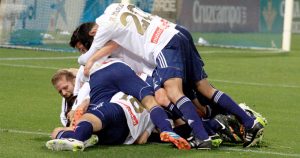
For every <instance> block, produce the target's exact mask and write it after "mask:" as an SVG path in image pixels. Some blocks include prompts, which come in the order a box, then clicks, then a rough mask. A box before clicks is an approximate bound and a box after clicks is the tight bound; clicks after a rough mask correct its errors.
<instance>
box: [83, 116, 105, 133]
mask: <svg viewBox="0 0 300 158" xmlns="http://www.w3.org/2000/svg"><path fill="white" fill-rule="evenodd" d="M83 121H87V122H89V123H91V124H92V126H93V132H98V131H100V130H101V129H102V121H101V120H100V118H98V117H97V116H95V115H94V114H91V113H85V114H84V115H82V117H81V118H80V120H79V121H78V124H79V123H80V122H83Z"/></svg>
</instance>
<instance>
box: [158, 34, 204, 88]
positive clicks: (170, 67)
mask: <svg viewBox="0 0 300 158" xmlns="http://www.w3.org/2000/svg"><path fill="white" fill-rule="evenodd" d="M156 63H157V68H156V70H155V71H156V73H157V74H158V75H157V76H152V77H153V78H154V79H155V81H156V82H160V84H161V85H162V86H163V83H164V82H165V81H166V80H168V79H170V78H182V79H183V83H184V85H185V86H191V87H194V84H195V83H196V82H197V81H200V80H202V79H204V78H207V74H206V73H205V71H204V69H203V66H204V63H203V61H202V59H201V57H200V55H199V53H198V52H197V50H196V49H195V45H194V44H193V43H192V42H191V41H190V40H189V38H187V37H186V36H185V35H184V34H182V33H180V32H179V33H178V34H176V35H174V37H173V38H172V39H171V40H170V42H169V43H168V44H167V45H166V46H165V48H164V49H162V51H161V53H159V54H158V56H157V58H156ZM186 84H187V85H186Z"/></svg>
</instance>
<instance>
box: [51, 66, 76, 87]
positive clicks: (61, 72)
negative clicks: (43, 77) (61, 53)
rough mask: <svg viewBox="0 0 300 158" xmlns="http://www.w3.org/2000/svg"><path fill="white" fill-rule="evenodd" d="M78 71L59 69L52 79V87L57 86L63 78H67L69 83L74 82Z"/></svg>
mask: <svg viewBox="0 0 300 158" xmlns="http://www.w3.org/2000/svg"><path fill="white" fill-rule="evenodd" d="M77 71H78V69H75V68H70V69H59V70H57V71H56V72H55V73H54V75H53V76H52V78H51V82H52V85H55V84H56V83H57V82H58V81H59V80H61V79H62V78H63V77H66V79H67V81H73V80H74V79H75V78H76V73H77Z"/></svg>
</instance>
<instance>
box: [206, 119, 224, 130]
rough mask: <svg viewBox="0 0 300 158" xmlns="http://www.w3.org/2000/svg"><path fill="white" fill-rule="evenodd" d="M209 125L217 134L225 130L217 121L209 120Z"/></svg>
mask: <svg viewBox="0 0 300 158" xmlns="http://www.w3.org/2000/svg"><path fill="white" fill-rule="evenodd" d="M207 123H208V124H209V126H210V128H211V129H212V130H213V131H215V132H218V131H220V130H222V129H223V126H222V125H221V124H220V123H219V122H218V121H217V120H216V119H211V120H208V121H207Z"/></svg>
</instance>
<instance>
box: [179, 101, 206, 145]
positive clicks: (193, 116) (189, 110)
mask: <svg viewBox="0 0 300 158" xmlns="http://www.w3.org/2000/svg"><path fill="white" fill-rule="evenodd" d="M176 106H177V107H178V109H179V110H180V111H181V112H182V114H183V117H184V119H185V120H186V121H187V123H188V124H189V125H190V127H191V128H192V130H193V134H194V136H195V137H196V138H198V139H201V140H206V139H208V134H207V133H206V131H205V129H204V127H203V123H202V120H201V119H200V116H199V115H198V114H197V112H196V108H195V106H194V105H193V103H192V102H191V100H190V99H189V98H187V97H186V96H183V97H181V98H180V99H179V100H178V101H177V103H176Z"/></svg>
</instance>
